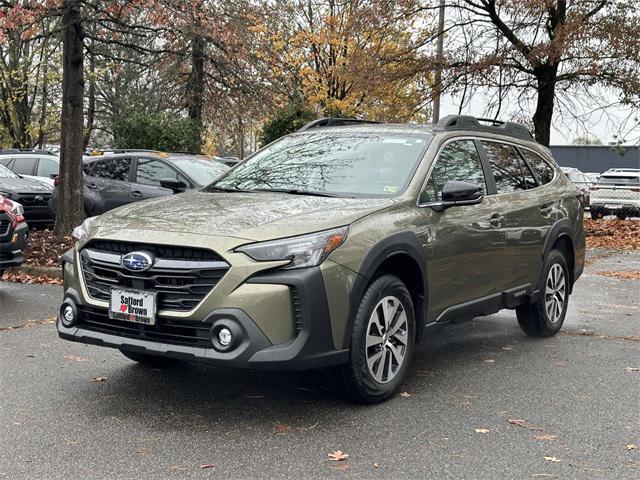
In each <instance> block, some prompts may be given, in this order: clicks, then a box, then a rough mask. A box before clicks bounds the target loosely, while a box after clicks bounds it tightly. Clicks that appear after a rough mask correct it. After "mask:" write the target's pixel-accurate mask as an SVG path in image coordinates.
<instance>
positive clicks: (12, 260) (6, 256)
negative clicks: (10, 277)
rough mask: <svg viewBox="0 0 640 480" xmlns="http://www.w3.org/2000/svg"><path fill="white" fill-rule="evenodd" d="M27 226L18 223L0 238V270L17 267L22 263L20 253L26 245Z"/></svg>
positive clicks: (22, 259)
mask: <svg viewBox="0 0 640 480" xmlns="http://www.w3.org/2000/svg"><path fill="white" fill-rule="evenodd" d="M27 232H28V228H27V224H26V223H24V222H23V223H20V224H18V226H17V227H16V228H15V230H13V229H12V228H11V227H9V231H8V232H7V233H6V234H5V235H3V236H2V237H0V269H2V270H4V269H5V268H9V267H17V266H19V265H21V264H22V262H23V261H24V256H23V254H22V251H23V250H24V247H25V245H26V243H27Z"/></svg>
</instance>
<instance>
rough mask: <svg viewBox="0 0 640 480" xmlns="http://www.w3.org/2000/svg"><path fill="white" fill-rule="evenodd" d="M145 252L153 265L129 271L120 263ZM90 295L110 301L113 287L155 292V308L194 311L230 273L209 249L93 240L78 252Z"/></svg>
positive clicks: (222, 261) (226, 264)
mask: <svg viewBox="0 0 640 480" xmlns="http://www.w3.org/2000/svg"><path fill="white" fill-rule="evenodd" d="M134 251H144V252H148V253H152V254H153V255H154V256H155V262H154V264H153V266H152V267H151V268H150V269H149V270H147V271H144V272H132V271H129V270H127V269H125V268H124V267H122V265H121V264H120V259H121V258H122V255H123V254H126V253H130V252H134ZM80 260H81V263H82V273H83V276H84V281H85V285H86V287H87V290H88V291H89V295H91V297H93V298H95V299H97V300H104V301H107V302H108V301H109V298H110V291H111V289H112V288H114V287H116V288H117V287H121V288H131V289H136V290H148V291H152V292H157V294H158V297H157V301H158V309H159V310H169V311H178V312H184V311H189V310H193V309H194V308H195V307H196V306H197V305H198V304H199V303H200V302H201V301H202V299H203V298H204V297H205V296H206V295H207V294H208V293H209V292H210V291H211V290H212V289H213V288H214V287H215V286H216V285H217V283H218V282H219V281H220V279H221V278H222V277H223V276H224V274H225V273H226V272H227V270H229V264H228V263H226V262H225V261H224V260H222V259H221V258H220V257H219V256H218V255H217V254H215V253H214V252H212V251H210V250H205V249H198V248H189V247H174V246H165V245H153V244H139V243H129V242H116V241H105V240H96V241H93V242H91V243H90V244H89V245H88V246H87V247H85V248H84V249H82V251H81V252H80Z"/></svg>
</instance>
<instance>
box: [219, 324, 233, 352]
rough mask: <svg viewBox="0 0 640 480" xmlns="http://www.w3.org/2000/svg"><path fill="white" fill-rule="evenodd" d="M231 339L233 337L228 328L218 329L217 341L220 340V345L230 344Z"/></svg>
mask: <svg viewBox="0 0 640 480" xmlns="http://www.w3.org/2000/svg"><path fill="white" fill-rule="evenodd" d="M231 340H233V337H232V335H231V331H230V330H229V329H228V328H224V327H223V328H221V329H220V330H218V341H219V342H220V345H222V346H223V347H227V346H229V345H230V344H231Z"/></svg>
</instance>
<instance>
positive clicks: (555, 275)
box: [545, 263, 567, 323]
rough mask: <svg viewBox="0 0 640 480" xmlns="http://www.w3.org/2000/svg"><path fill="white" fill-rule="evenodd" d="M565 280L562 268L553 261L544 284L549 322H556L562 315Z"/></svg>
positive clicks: (565, 288) (564, 299) (565, 291)
mask: <svg viewBox="0 0 640 480" xmlns="http://www.w3.org/2000/svg"><path fill="white" fill-rule="evenodd" d="M566 293H567V282H566V281H565V275H564V270H563V269H562V267H561V266H560V264H558V263H554V264H553V265H552V266H551V268H550V269H549V273H548V275H547V282H546V286H545V309H546V312H547V318H548V319H549V321H550V322H551V323H556V322H557V321H558V320H560V317H561V316H562V311H563V310H564V304H565V301H566Z"/></svg>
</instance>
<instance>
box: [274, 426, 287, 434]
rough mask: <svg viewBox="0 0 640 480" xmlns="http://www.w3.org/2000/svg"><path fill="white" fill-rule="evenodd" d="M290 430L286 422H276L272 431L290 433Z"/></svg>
mask: <svg viewBox="0 0 640 480" xmlns="http://www.w3.org/2000/svg"><path fill="white" fill-rule="evenodd" d="M290 432H291V427H290V426H289V425H287V424H286V423H276V425H275V428H274V430H273V433H276V434H279V433H290Z"/></svg>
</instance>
